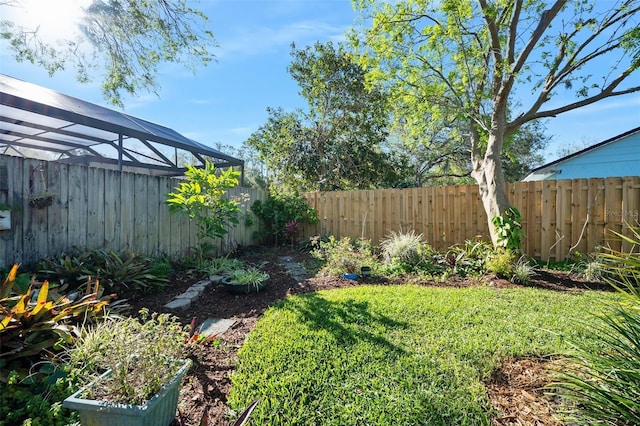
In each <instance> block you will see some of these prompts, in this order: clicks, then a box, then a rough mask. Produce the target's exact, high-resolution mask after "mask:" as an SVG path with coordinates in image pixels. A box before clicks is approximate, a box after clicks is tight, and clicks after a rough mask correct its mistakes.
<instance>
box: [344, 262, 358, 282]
mask: <svg viewBox="0 0 640 426" xmlns="http://www.w3.org/2000/svg"><path fill="white" fill-rule="evenodd" d="M342 266H343V267H344V270H345V271H346V272H345V273H343V274H342V277H343V278H346V279H348V280H357V279H358V274H356V268H357V267H358V265H357V264H356V262H355V261H354V260H353V259H348V258H343V259H342Z"/></svg>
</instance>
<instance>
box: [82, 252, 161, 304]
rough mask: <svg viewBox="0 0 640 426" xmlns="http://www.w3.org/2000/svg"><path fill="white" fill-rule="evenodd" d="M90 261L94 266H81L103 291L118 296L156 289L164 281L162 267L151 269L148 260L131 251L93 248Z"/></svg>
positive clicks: (151, 264)
mask: <svg viewBox="0 0 640 426" xmlns="http://www.w3.org/2000/svg"><path fill="white" fill-rule="evenodd" d="M90 264H91V265H96V266H93V267H87V268H85V272H86V273H87V274H88V275H90V276H92V277H95V278H96V279H98V280H100V284H101V285H102V286H103V287H104V289H105V292H108V293H117V294H119V295H120V296H127V295H130V294H135V293H138V292H144V291H149V290H155V289H160V288H163V287H164V286H165V285H166V283H167V281H168V279H167V275H166V274H165V272H164V270H162V269H160V270H156V273H155V274H154V273H153V272H152V270H153V260H152V259H150V258H148V257H146V256H143V255H141V254H137V253H134V252H132V251H125V252H123V253H122V254H119V253H117V252H115V251H113V250H109V249H99V250H95V251H93V252H92V253H91V262H90ZM94 268H95V269H94Z"/></svg>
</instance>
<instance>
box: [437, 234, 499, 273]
mask: <svg viewBox="0 0 640 426" xmlns="http://www.w3.org/2000/svg"><path fill="white" fill-rule="evenodd" d="M493 251H494V249H493V246H491V245H490V244H489V243H486V242H484V241H465V242H464V244H462V245H454V246H451V247H450V248H449V250H447V252H446V253H445V255H444V256H442V255H440V256H439V257H438V260H439V263H440V264H441V265H442V266H443V267H444V268H445V275H446V276H450V275H459V276H463V277H466V276H469V275H471V276H473V275H481V274H483V273H484V272H485V263H486V260H487V257H488V255H489V254H491V253H493Z"/></svg>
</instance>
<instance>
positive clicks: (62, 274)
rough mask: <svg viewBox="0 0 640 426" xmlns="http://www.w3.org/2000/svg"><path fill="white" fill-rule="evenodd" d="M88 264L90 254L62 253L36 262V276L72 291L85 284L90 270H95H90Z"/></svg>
mask: <svg viewBox="0 0 640 426" xmlns="http://www.w3.org/2000/svg"><path fill="white" fill-rule="evenodd" d="M89 262H91V253H90V252H71V253H63V254H61V255H60V256H57V257H51V258H48V259H42V260H41V261H40V262H38V265H37V271H38V276H40V277H41V278H43V279H44V278H45V277H46V278H47V279H49V280H55V281H57V282H59V283H61V284H66V285H67V289H68V290H69V291H73V290H75V289H76V288H78V286H80V285H82V283H83V282H85V280H86V277H87V275H90V271H91V270H95V269H93V268H91V266H90V265H89Z"/></svg>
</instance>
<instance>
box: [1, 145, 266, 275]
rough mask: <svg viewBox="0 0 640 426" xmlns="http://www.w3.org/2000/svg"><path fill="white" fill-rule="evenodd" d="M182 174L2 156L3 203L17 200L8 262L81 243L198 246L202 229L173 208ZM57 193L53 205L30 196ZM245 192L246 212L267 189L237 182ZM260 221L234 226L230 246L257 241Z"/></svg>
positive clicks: (166, 248) (6, 235) (4, 244)
mask: <svg viewBox="0 0 640 426" xmlns="http://www.w3.org/2000/svg"><path fill="white" fill-rule="evenodd" d="M177 184H178V182H177V180H176V179H174V178H168V177H157V176H148V175H143V174H134V173H122V172H118V171H114V170H105V169H100V168H93V167H85V166H78V165H69V164H62V163H57V162H47V161H38V160H31V159H23V158H18V157H10V156H5V155H0V204H2V203H5V204H8V205H9V206H11V222H10V229H2V228H0V267H7V266H10V265H11V264H13V263H24V262H33V261H37V260H40V259H43V258H46V257H49V256H54V255H59V254H61V253H63V252H65V251H68V250H69V249H70V248H72V247H78V248H81V249H96V248H110V249H114V250H117V251H122V250H127V249H130V250H132V251H134V252H136V253H141V254H146V255H157V254H161V253H166V254H169V255H172V256H174V255H177V254H180V253H184V252H185V250H187V249H188V248H189V247H193V246H195V245H196V244H197V237H196V227H195V225H194V224H193V223H190V222H189V220H188V218H187V217H186V216H178V215H174V214H170V212H169V208H168V207H167V205H166V204H165V200H166V194H168V193H169V192H171V191H173V190H174V188H175V187H176V186H177ZM45 193H46V194H51V195H53V201H52V204H51V205H50V206H44V207H41V208H38V207H37V206H35V207H34V206H32V205H31V204H33V203H31V204H30V200H32V199H33V198H34V197H35V196H38V195H39V194H40V195H42V194H45ZM228 195H229V196H230V197H239V198H244V199H245V203H244V204H243V205H242V208H243V213H245V212H246V209H247V208H248V207H249V206H250V205H251V202H253V201H254V200H256V199H264V198H266V196H267V195H266V193H265V192H263V191H260V190H256V189H247V188H234V189H233V190H231V191H229V194H228ZM255 230H256V225H252V226H250V227H247V226H245V225H244V224H243V223H240V224H239V225H238V226H237V227H235V228H230V229H229V231H230V232H229V235H228V236H227V238H225V241H220V242H218V243H219V244H220V245H221V247H222V246H224V245H225V244H230V243H238V244H242V245H245V244H252V243H253V242H254V241H253V234H254V231H255ZM222 248H223V249H224V247H222Z"/></svg>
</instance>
